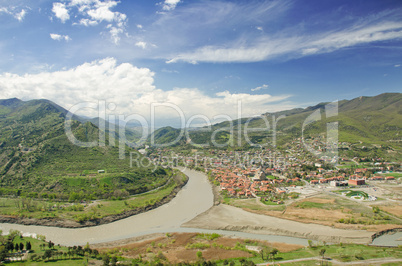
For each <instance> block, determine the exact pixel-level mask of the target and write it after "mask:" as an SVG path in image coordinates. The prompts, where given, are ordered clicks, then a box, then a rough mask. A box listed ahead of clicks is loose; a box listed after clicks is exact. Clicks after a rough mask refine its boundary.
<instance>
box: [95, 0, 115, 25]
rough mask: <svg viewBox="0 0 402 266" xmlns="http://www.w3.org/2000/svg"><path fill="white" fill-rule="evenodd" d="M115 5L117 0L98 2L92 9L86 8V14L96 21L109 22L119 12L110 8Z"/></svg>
mask: <svg viewBox="0 0 402 266" xmlns="http://www.w3.org/2000/svg"><path fill="white" fill-rule="evenodd" d="M116 5H117V2H113V1H111V2H98V3H97V4H96V5H95V6H94V7H93V8H92V9H90V10H88V12H87V14H88V15H89V16H90V17H91V18H92V19H93V20H96V21H100V22H101V21H103V20H106V21H108V22H111V21H113V20H115V19H116V18H117V17H118V16H119V14H120V13H118V12H116V13H115V12H112V11H111V10H110V9H111V8H112V7H114V6H116Z"/></svg>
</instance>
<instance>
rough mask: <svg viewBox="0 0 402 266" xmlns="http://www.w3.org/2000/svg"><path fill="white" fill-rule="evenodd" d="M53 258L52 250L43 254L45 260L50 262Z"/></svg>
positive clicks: (47, 250)
mask: <svg viewBox="0 0 402 266" xmlns="http://www.w3.org/2000/svg"><path fill="white" fill-rule="evenodd" d="M51 257H52V250H51V249H46V250H45V253H44V254H43V258H44V259H47V260H49V259H50V258H51Z"/></svg>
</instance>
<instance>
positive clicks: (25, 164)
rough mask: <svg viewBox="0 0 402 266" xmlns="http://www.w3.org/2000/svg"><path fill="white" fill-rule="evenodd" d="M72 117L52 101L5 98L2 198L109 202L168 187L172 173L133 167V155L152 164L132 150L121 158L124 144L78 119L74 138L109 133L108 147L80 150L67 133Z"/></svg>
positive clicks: (0, 142) (1, 109) (0, 130)
mask: <svg viewBox="0 0 402 266" xmlns="http://www.w3.org/2000/svg"><path fill="white" fill-rule="evenodd" d="M66 113H67V111H66V110H64V109H63V108H61V107H60V106H57V105H56V104H54V103H52V102H50V101H46V100H34V101H28V102H23V101H20V100H18V99H8V100H0V147H1V150H0V179H1V185H0V193H1V194H3V195H15V196H21V195H22V196H24V195H25V196H26V195H30V196H34V197H40V196H41V195H43V196H44V197H47V196H48V195H50V194H51V195H52V197H57V198H60V199H68V198H69V197H70V196H71V194H72V193H73V192H74V193H81V194H82V195H85V196H86V197H91V198H105V197H106V198H107V197H110V196H111V195H113V194H114V193H115V191H117V190H119V191H120V192H122V194H124V195H126V194H136V193H140V192H144V191H147V190H150V189H153V188H155V187H159V186H161V185H163V184H164V183H166V181H167V180H168V178H169V176H170V173H169V171H166V170H164V169H156V171H154V170H155V169H154V167H153V165H150V166H149V167H142V166H141V165H137V164H136V163H135V162H134V163H132V165H130V153H131V154H132V157H133V158H136V159H138V160H139V159H142V163H143V164H144V165H148V163H147V162H146V159H145V158H142V156H141V155H140V154H139V153H138V152H137V151H135V150H133V149H131V148H129V147H127V146H125V147H124V149H123V151H124V155H125V159H119V147H118V141H117V140H116V139H113V138H109V135H108V134H107V133H106V134H105V133H104V132H100V131H99V129H98V127H97V126H95V125H94V124H92V123H90V122H86V123H81V122H78V121H72V123H71V129H72V132H73V135H74V136H75V138H76V139H78V140H80V141H83V142H91V141H98V140H99V135H102V134H104V136H105V145H104V146H101V145H96V146H94V147H79V146H77V145H74V144H73V143H71V142H70V140H69V139H68V138H67V136H66V134H65V114H66ZM131 166H132V167H131ZM98 170H103V171H101V172H104V173H98ZM117 194H119V193H117ZM120 194H121V193H120ZM46 195H47V196H46Z"/></svg>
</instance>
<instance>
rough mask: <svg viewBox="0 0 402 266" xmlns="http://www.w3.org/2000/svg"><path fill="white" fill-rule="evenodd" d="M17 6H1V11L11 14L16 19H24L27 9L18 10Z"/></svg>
mask: <svg viewBox="0 0 402 266" xmlns="http://www.w3.org/2000/svg"><path fill="white" fill-rule="evenodd" d="M16 9H17V8H16V7H10V8H6V7H1V8H0V13H2V12H3V13H6V14H9V15H11V16H13V17H14V18H15V19H17V20H18V21H20V22H21V21H22V20H23V19H24V17H25V15H26V13H27V11H26V10H25V9H21V11H19V12H18V11H16Z"/></svg>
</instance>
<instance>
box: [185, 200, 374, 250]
mask: <svg viewBox="0 0 402 266" xmlns="http://www.w3.org/2000/svg"><path fill="white" fill-rule="evenodd" d="M182 227H190V228H202V229H208V230H228V231H239V232H245V233H253V234H264V235H282V236H290V237H298V238H304V239H311V240H315V241H325V242H328V243H340V242H343V243H358V244H369V243H371V242H372V240H373V234H377V233H378V232H377V233H376V232H368V231H363V230H347V229H337V228H332V227H330V226H325V225H318V224H305V223H301V222H295V221H290V220H286V219H282V218H276V217H273V216H266V215H260V214H255V213H250V212H247V211H245V210H243V209H240V208H236V207H233V206H230V205H226V204H220V205H218V206H213V207H212V208H210V209H209V210H207V211H206V212H204V213H202V214H200V215H198V216H197V217H195V218H194V219H192V220H191V221H189V222H186V223H184V224H183V225H182Z"/></svg>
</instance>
